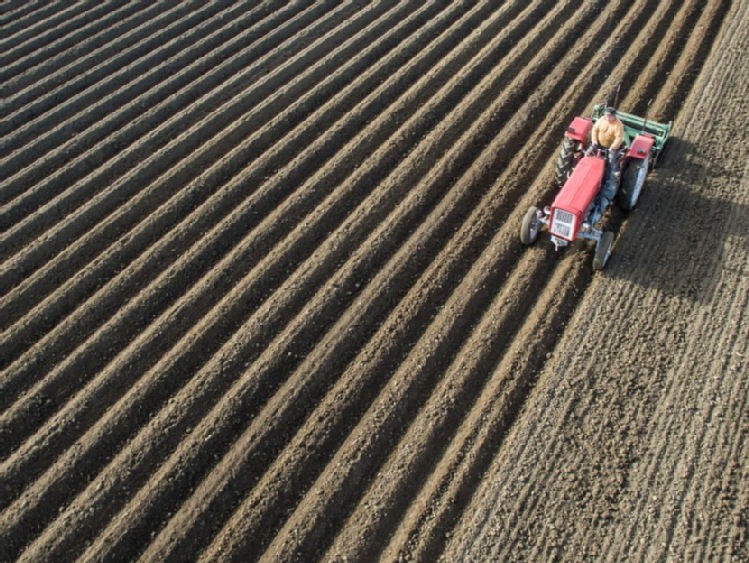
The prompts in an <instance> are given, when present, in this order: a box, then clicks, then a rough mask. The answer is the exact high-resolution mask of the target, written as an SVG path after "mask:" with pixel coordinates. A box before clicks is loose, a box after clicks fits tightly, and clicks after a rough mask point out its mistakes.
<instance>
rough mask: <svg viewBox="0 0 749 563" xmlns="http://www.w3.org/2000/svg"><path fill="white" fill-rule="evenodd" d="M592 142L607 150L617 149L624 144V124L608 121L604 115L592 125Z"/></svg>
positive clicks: (615, 120) (617, 121)
mask: <svg viewBox="0 0 749 563" xmlns="http://www.w3.org/2000/svg"><path fill="white" fill-rule="evenodd" d="M592 137H593V142H594V143H598V144H599V145H601V146H603V147H606V148H607V149H614V150H616V149H618V148H619V147H621V146H622V143H623V142H624V124H623V123H622V122H621V121H619V120H618V119H614V121H609V120H608V119H607V118H606V116H605V115H604V116H603V117H601V118H600V119H599V120H598V121H596V123H595V125H593V134H592Z"/></svg>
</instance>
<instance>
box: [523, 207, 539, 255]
mask: <svg viewBox="0 0 749 563" xmlns="http://www.w3.org/2000/svg"><path fill="white" fill-rule="evenodd" d="M538 227H539V220H538V209H536V208H535V207H530V208H529V209H528V211H527V212H526V213H525V217H523V224H522V225H520V242H522V243H523V244H525V245H526V246H528V245H531V244H533V243H534V242H536V239H538Z"/></svg>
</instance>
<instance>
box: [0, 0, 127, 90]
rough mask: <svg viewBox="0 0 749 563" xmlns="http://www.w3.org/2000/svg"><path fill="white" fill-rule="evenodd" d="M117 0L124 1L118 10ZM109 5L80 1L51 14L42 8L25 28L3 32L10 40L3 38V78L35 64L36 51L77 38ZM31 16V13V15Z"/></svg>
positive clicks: (0, 77) (0, 64)
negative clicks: (32, 21) (31, 23)
mask: <svg viewBox="0 0 749 563" xmlns="http://www.w3.org/2000/svg"><path fill="white" fill-rule="evenodd" d="M118 4H120V5H121V4H123V2H115V3H114V8H115V10H116V9H118V6H117V5H118ZM108 8H109V7H105V6H102V5H101V4H99V3H96V2H80V3H76V4H75V5H73V6H70V7H69V8H68V9H67V10H64V11H61V12H57V14H56V15H54V16H52V17H48V18H44V17H43V14H44V12H43V11H42V12H41V14H39V13H35V14H34V15H33V18H34V19H36V18H37V17H39V16H40V15H41V16H42V19H40V20H38V21H37V22H36V23H35V25H32V26H31V27H25V28H24V30H23V31H22V32H21V31H19V32H18V33H16V34H14V35H12V34H11V33H12V32H6V33H4V34H3V36H4V37H5V38H6V41H7V43H6V41H2V42H0V47H1V48H2V50H1V51H0V69H2V71H0V81H6V80H8V78H12V77H13V76H15V75H17V74H19V73H21V72H23V71H24V70H25V69H26V68H28V67H30V66H33V65H34V64H36V63H37V58H36V57H34V55H33V54H34V53H35V52H38V51H40V50H44V48H45V47H47V46H48V45H50V44H52V45H54V43H55V42H60V41H64V40H65V39H66V38H68V37H70V36H73V37H74V38H75V37H77V35H78V34H79V33H81V32H80V29H81V28H83V29H85V28H86V27H87V26H92V25H95V23H96V22H97V21H98V19H100V18H101V17H102V16H105V15H106V14H107V12H108ZM31 17H32V16H29V18H30V19H31ZM13 62H16V64H15V65H14V64H13Z"/></svg>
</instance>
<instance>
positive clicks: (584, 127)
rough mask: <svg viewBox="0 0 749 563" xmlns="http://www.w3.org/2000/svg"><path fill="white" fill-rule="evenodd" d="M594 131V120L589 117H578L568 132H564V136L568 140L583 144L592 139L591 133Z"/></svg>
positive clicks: (568, 128)
mask: <svg viewBox="0 0 749 563" xmlns="http://www.w3.org/2000/svg"><path fill="white" fill-rule="evenodd" d="M592 129H593V120H592V119H589V118H587V117H576V118H575V119H573V120H572V123H570V125H569V127H567V130H566V131H565V132H564V136H565V137H567V138H568V139H574V140H575V141H579V142H581V143H583V144H585V143H587V142H588V139H589V138H590V132H591V130H592Z"/></svg>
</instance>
